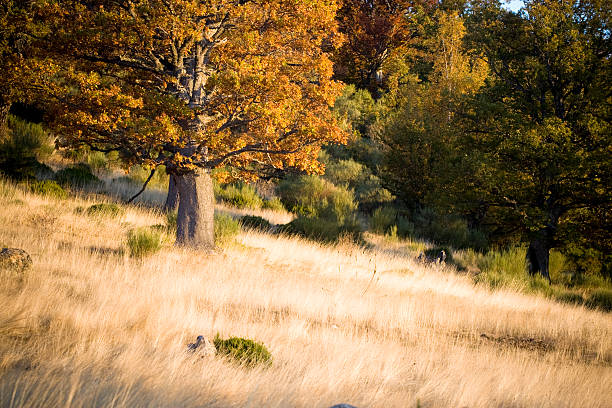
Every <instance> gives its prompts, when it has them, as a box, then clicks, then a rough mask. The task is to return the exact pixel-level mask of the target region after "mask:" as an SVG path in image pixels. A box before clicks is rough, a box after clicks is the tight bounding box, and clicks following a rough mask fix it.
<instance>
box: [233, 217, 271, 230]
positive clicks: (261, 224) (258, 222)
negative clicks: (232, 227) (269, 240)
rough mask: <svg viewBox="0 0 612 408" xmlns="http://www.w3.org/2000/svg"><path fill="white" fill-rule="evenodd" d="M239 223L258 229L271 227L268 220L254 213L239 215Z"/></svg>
mask: <svg viewBox="0 0 612 408" xmlns="http://www.w3.org/2000/svg"><path fill="white" fill-rule="evenodd" d="M240 224H241V225H242V226H244V227H246V228H251V229H258V230H261V231H270V230H271V229H272V224H271V223H270V221H268V220H266V219H265V218H262V217H257V216H254V215H245V216H243V217H240Z"/></svg>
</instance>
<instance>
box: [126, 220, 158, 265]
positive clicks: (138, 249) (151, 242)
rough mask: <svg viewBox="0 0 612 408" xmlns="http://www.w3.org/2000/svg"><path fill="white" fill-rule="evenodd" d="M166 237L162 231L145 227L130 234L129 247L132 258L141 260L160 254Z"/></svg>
mask: <svg viewBox="0 0 612 408" xmlns="http://www.w3.org/2000/svg"><path fill="white" fill-rule="evenodd" d="M163 238H164V235H163V233H162V232H161V231H157V230H154V229H151V228H147V227H143V228H137V229H133V230H131V231H130V232H129V233H128V239H127V246H128V249H129V251H130V256H133V257H135V258H141V257H144V256H147V255H151V254H154V253H156V252H158V251H159V250H160V249H161V248H162V246H163Z"/></svg>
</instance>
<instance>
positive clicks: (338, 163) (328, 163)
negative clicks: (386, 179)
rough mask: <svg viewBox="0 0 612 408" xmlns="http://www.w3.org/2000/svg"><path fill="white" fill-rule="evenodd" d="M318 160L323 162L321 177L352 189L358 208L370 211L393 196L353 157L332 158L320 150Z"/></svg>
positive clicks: (390, 199) (389, 200)
mask: <svg viewBox="0 0 612 408" xmlns="http://www.w3.org/2000/svg"><path fill="white" fill-rule="evenodd" d="M319 160H320V161H321V162H323V163H325V175H324V176H323V178H325V179H326V180H328V181H330V182H332V183H333V184H334V185H336V186H339V187H342V188H344V189H348V190H353V191H354V195H355V200H356V201H357V202H358V206H359V208H360V209H361V210H362V211H364V212H368V213H369V212H371V211H372V210H373V209H374V208H376V207H378V206H379V205H380V204H384V203H389V202H391V201H393V199H394V198H395V197H393V195H392V194H391V193H390V192H389V190H387V189H385V188H383V186H382V183H381V180H380V179H379V178H378V177H377V176H375V175H373V174H372V171H371V170H370V169H369V168H368V167H367V166H365V165H363V164H361V163H358V162H356V161H355V160H353V159H348V160H342V159H340V160H334V158H332V157H331V156H330V155H329V154H327V153H326V152H324V151H323V152H321V154H320V155H319Z"/></svg>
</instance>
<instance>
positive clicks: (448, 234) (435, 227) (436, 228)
mask: <svg viewBox="0 0 612 408" xmlns="http://www.w3.org/2000/svg"><path fill="white" fill-rule="evenodd" d="M414 225H415V233H416V234H417V235H418V236H419V237H420V238H423V239H427V240H430V241H434V242H437V243H438V244H440V245H450V246H452V247H453V248H474V249H478V250H482V249H485V248H486V247H487V237H486V235H485V234H484V233H482V232H481V231H478V230H471V229H469V228H468V226H467V222H466V221H465V220H464V219H462V218H461V217H458V216H451V215H444V214H438V213H437V212H436V211H434V210H433V209H431V208H423V209H421V210H420V211H419V212H417V213H416V215H415V217H414Z"/></svg>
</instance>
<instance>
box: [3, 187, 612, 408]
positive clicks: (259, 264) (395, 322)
mask: <svg viewBox="0 0 612 408" xmlns="http://www.w3.org/2000/svg"><path fill="white" fill-rule="evenodd" d="M97 202H99V201H94V200H93V199H91V200H88V199H75V198H71V199H68V200H57V199H53V198H48V197H43V196H39V195H33V194H30V193H25V192H23V191H22V190H18V189H16V188H15V187H12V186H10V185H7V184H5V183H2V185H1V186H0V224H1V225H2V228H0V245H1V246H4V247H18V248H23V249H25V250H26V251H28V252H29V253H30V254H31V255H32V258H33V260H34V265H33V267H32V268H31V269H30V270H29V271H27V273H26V274H25V275H23V276H20V275H16V274H15V273H13V272H9V271H0V274H1V279H0V304H1V305H2V307H1V308H0V406H2V407H21V406H41V407H42V406H44V407H53V406H73V407H81V406H82V407H91V406H100V407H102V406H104V407H108V406H116V407H124V406H125V407H128V406H129V407H139V406H142V407H149V406H160V407H177V406H185V407H192V406H193V407H195V406H199V407H201V406H204V407H328V406H330V405H333V404H335V403H340V402H345V403H351V404H353V405H356V406H358V407H414V406H416V405H417V402H419V403H420V405H421V406H423V407H536V406H537V407H605V406H609V404H610V400H611V394H610V390H611V389H612V368H611V366H612V315H610V314H604V313H602V312H599V311H593V310H589V309H586V308H584V307H578V306H570V305H563V304H560V303H555V302H553V301H550V300H548V299H545V298H543V297H535V296H527V295H524V294H520V293H518V292H513V291H509V290H500V291H495V292H491V291H489V290H487V289H486V288H484V287H481V286H474V284H473V282H472V280H471V279H470V278H469V277H467V276H463V275H460V274H457V273H455V272H454V271H453V270H450V269H446V267H440V266H423V265H419V264H416V263H415V262H414V258H413V257H411V256H409V255H408V254H407V253H406V252H405V251H402V250H401V248H397V247H386V246H385V245H384V244H383V243H381V244H380V245H376V246H375V247H374V249H368V250H365V249H363V248H361V247H358V246H356V245H354V244H351V243H350V242H344V243H340V244H337V245H320V244H315V243H312V242H309V241H305V240H301V239H298V238H288V237H282V236H273V235H267V234H263V233H259V232H255V231H247V232H243V233H241V234H240V236H239V237H238V241H239V243H238V244H232V245H228V246H226V247H225V248H223V249H221V250H219V251H217V252H215V253H212V254H203V253H197V252H194V251H191V250H182V249H177V248H174V247H172V246H171V245H170V243H166V244H165V246H164V247H163V249H162V250H161V251H160V252H158V253H156V254H155V255H152V256H149V257H145V258H142V259H135V258H131V257H129V256H128V255H127V253H128V252H127V251H125V250H124V249H125V243H126V240H127V236H128V232H129V231H130V230H131V229H133V228H135V227H139V226H152V225H157V224H163V223H164V221H165V217H164V216H163V215H162V214H159V213H157V212H155V211H154V210H150V209H142V208H137V207H126V208H125V211H124V212H120V213H119V214H116V215H115V216H113V215H112V214H111V215H108V214H106V215H105V214H93V215H88V214H87V212H86V211H82V210H81V209H82V208H87V207H89V206H90V205H92V204H95V203H97ZM217 333H219V334H220V335H221V336H222V337H226V338H227V337H231V336H241V337H246V338H251V339H255V340H257V341H259V342H262V343H263V344H265V345H266V347H267V348H268V349H269V350H270V352H271V354H272V357H273V362H272V365H271V366H270V367H265V366H262V367H256V368H251V369H247V368H244V367H240V366H238V365H236V364H234V363H232V362H231V361H229V360H227V359H224V358H221V357H206V358H199V357H197V356H194V355H192V354H189V353H186V350H187V344H188V343H190V342H193V341H194V340H195V338H196V336H197V335H199V334H202V335H204V336H206V337H208V338H209V339H212V338H213V337H214V336H215V335H216V334H217Z"/></svg>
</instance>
